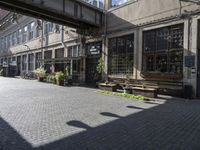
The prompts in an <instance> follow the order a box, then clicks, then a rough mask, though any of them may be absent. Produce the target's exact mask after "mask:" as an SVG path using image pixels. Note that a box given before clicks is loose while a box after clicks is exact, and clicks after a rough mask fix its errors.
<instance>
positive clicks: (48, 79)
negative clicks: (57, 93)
mask: <svg viewBox="0 0 200 150" xmlns="http://www.w3.org/2000/svg"><path fill="white" fill-rule="evenodd" d="M55 80H56V78H55V75H54V74H49V75H47V81H48V82H55Z"/></svg>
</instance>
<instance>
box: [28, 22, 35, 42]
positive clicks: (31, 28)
mask: <svg viewBox="0 0 200 150" xmlns="http://www.w3.org/2000/svg"><path fill="white" fill-rule="evenodd" d="M34 32H35V22H31V23H30V24H29V40H31V39H33V38H34Z"/></svg>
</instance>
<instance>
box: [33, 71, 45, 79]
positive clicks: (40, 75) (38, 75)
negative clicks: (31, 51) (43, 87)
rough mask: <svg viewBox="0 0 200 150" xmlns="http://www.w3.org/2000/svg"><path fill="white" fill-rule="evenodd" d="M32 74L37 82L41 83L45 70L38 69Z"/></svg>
mask: <svg viewBox="0 0 200 150" xmlns="http://www.w3.org/2000/svg"><path fill="white" fill-rule="evenodd" d="M34 72H35V74H36V76H37V78H38V81H40V82H43V81H44V78H45V75H46V70H44V68H38V69H36V70H35V71H34Z"/></svg>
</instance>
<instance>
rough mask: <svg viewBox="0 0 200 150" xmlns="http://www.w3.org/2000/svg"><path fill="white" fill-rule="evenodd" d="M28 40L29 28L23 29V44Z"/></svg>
mask: <svg viewBox="0 0 200 150" xmlns="http://www.w3.org/2000/svg"><path fill="white" fill-rule="evenodd" d="M27 38H28V26H25V27H24V28H23V42H26V41H27Z"/></svg>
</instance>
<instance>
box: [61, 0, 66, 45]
mask: <svg viewBox="0 0 200 150" xmlns="http://www.w3.org/2000/svg"><path fill="white" fill-rule="evenodd" d="M63 14H65V0H63ZM61 30H62V31H61V44H62V46H63V47H64V48H67V46H66V45H65V43H64V26H63V25H62V28H61Z"/></svg>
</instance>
